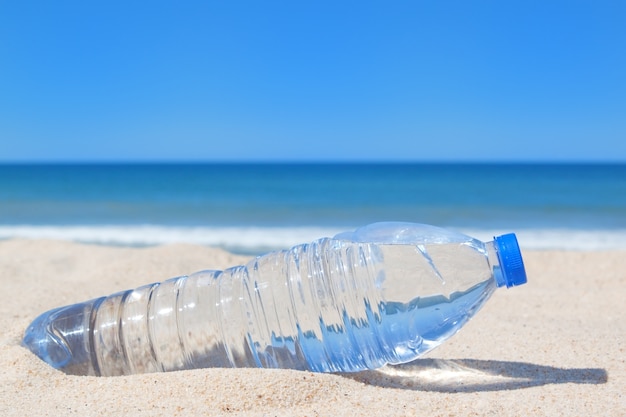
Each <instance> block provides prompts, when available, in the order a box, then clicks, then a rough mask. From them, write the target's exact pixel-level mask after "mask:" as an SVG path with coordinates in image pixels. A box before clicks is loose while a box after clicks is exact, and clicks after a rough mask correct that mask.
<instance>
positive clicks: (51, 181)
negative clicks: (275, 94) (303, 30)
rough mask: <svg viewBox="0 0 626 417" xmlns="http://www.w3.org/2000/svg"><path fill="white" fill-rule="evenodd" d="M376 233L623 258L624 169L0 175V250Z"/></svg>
mask: <svg viewBox="0 0 626 417" xmlns="http://www.w3.org/2000/svg"><path fill="white" fill-rule="evenodd" d="M378 221H408V222H416V223H427V224H433V225H437V226H441V227H446V228H452V229H455V230H459V231H461V232H463V233H466V234H468V235H471V236H474V237H477V238H479V239H481V240H490V239H491V238H492V237H493V236H494V235H497V234H500V233H506V232H515V233H517V234H518V237H519V239H520V244H521V246H522V248H523V249H524V248H526V249H572V250H603V249H624V248H626V164H624V163H615V162H608V163H596V162H570V161H568V162H549V163H548V162H516V163H510V162H363V161H354V162H332V161H331V162H328V161H325V162H316V161H311V162H288V161H279V162H182V163H181V162H101V163H87V162H46V163H39V162H37V163H32V162H30V163H22V162H19V163H0V239H9V238H20V237H21V238H33V239H37V238H46V239H63V240H71V241H79V242H87V243H97V244H109V245H124V246H147V245H157V244H167V243H175V242H183V243H194V244H202V245H210V246H217V247H221V248H224V249H227V250H231V251H235V252H240V253H256V252H261V251H266V250H274V249H280V248H288V247H290V246H292V245H294V244H297V243H303V242H307V241H311V240H314V239H316V238H321V237H329V236H333V235H334V234H336V233H338V232H341V231H345V230H352V229H354V228H356V227H358V226H362V225H365V224H369V223H374V222H378Z"/></svg>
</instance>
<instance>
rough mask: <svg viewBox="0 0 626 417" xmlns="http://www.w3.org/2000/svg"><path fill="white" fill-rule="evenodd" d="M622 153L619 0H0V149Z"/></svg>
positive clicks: (113, 154) (625, 88)
mask: <svg viewBox="0 0 626 417" xmlns="http://www.w3.org/2000/svg"><path fill="white" fill-rule="evenodd" d="M98 161H107V162H108V161H139V162H143V161H495V162H502V161H504V162H508V161H592V162H598V161H599V162H605V161H610V162H626V2H624V1H621V0H618V1H591V0H589V1H576V0H567V1H550V0H545V1H532V0H524V1H516V0H511V1H472V2H468V1H417V0H415V1H406V2H405V1H385V2H383V1H377V2H373V1H341V0H334V1H293V0H292V1H284V2H270V1H257V2H251V1H237V0H233V1H219V2H218V1H197V2H196V1H187V2H174V1H171V2H163V1H150V2H148V1H143V2H142V1H124V2H121V1H106V2H105V1H84V0H82V1H55V2H51V1H2V0H0V162H98Z"/></svg>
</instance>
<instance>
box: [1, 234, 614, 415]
mask: <svg viewBox="0 0 626 417" xmlns="http://www.w3.org/2000/svg"><path fill="white" fill-rule="evenodd" d="M524 257H525V261H526V267H527V272H528V276H529V282H528V284H527V285H525V286H523V287H519V288H514V289H510V290H504V289H500V290H498V291H497V292H496V294H495V295H494V297H493V298H492V299H491V300H490V301H489V302H488V303H487V305H486V307H485V308H484V309H483V310H482V311H480V312H479V313H478V315H477V316H476V317H475V318H474V319H473V320H472V321H471V322H470V323H469V324H468V325H467V326H466V327H465V328H463V330H461V332H460V333H459V334H457V335H456V336H454V337H453V338H452V339H450V340H449V341H447V342H446V343H445V344H444V345H442V346H441V347H439V348H437V349H435V350H434V351H433V352H431V353H430V354H428V355H427V356H426V357H425V358H424V359H421V360H418V361H416V362H413V363H412V364H408V365H404V366H399V367H395V368H392V367H388V368H384V369H382V370H379V371H371V372H365V373H361V374H354V375H335V374H330V375H329V374H313V373H310V372H298V371H275V370H261V369H202V370H194V371H181V372H172V373H160V374H144V375H133V376H128V377H114V378H98V377H77V376H68V375H65V374H63V373H61V372H58V371H56V370H54V369H52V368H50V367H49V366H48V365H46V364H45V363H43V362H42V361H41V360H39V359H38V358H37V357H35V356H34V355H33V354H31V353H30V352H29V351H28V350H26V349H25V348H23V347H21V346H20V341H21V338H22V335H23V332H24V329H25V328H26V327H27V326H28V324H29V323H30V322H31V321H32V319H34V318H35V317H36V316H37V315H38V314H40V313H42V312H44V311H46V310H48V309H50V308H54V307H58V306H62V305H66V304H72V303H75V302H80V301H85V300H88V299H90V298H93V297H96V296H100V295H107V294H110V293H113V292H116V291H119V290H123V289H128V288H133V287H136V286H139V285H142V284H147V283H150V282H154V281H161V280H164V279H167V278H171V277H174V276H178V275H183V274H187V273H191V272H195V271H197V270H201V269H207V268H217V269H222V268H225V267H228V266H233V265H236V264H240V263H242V262H243V261H245V260H246V259H245V258H243V257H238V256H235V255H231V254H228V253H226V252H223V251H219V250H216V249H210V248H205V247H199V246H189V245H174V246H164V247H156V248H147V249H130V248H112V247H103V246H90V245H79V244H71V243H66V242H57V241H45V240H35V241H31V240H9V241H0V280H1V284H2V286H1V288H2V294H1V295H0V297H1V298H0V300H1V302H0V321H1V323H2V324H1V326H2V329H3V331H2V334H1V336H0V367H1V369H2V374H1V376H0V415H1V416H13V415H16V416H46V415H50V416H64V415H80V416H92V415H93V416H102V415H105V416H126V415H133V416H142V415H150V416H160V415H163V416H178V415H181V416H184V415H188V416H199V415H246V416H248V415H252V416H255V415H258V416H262V415H263V416H265V415H267V416H274V415H296V416H315V415H329V416H330V415H332V416H342V415H349V416H353V415H368V416H375V415H422V416H429V417H431V416H439V415H444V416H448V415H456V416H466V415H468V416H471V415H476V416H484V415H497V416H522V415H550V416H552V415H554V416H560V415H580V416H592V415H593V416H624V415H626V362H625V361H626V302H625V299H626V252H619V251H616V252H543V251H542V252H532V251H531V252H525V253H524Z"/></svg>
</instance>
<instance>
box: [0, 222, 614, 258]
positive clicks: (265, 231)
mask: <svg viewBox="0 0 626 417" xmlns="http://www.w3.org/2000/svg"><path fill="white" fill-rule="evenodd" d="M348 229H349V228H348ZM455 229H456V230H458V231H460V232H462V233H465V234H467V235H469V236H473V237H476V238H477V239H480V240H483V241H489V240H492V239H493V236H497V235H501V234H504V233H508V232H511V230H491V229H472V228H455ZM345 230H346V228H331V227H308V226H301V227H204V226H203V227H181V226H161V225H84V226H53V225H43V226H39V225H0V239H10V238H27V239H58V240H69V241H75V242H83V243H94V244H103V245H115V246H153V245H162V244H170V243H191V244H198V245H206V246H216V247H220V248H224V249H226V250H229V251H233V252H237V253H245V254H257V253H261V252H263V251H267V250H275V249H285V248H289V247H291V246H293V245H296V244H299V243H304V242H310V241H313V240H315V239H318V238H321V237H329V236H334V235H336V234H337V233H339V232H342V231H345ZM512 231H513V232H515V233H516V235H517V237H518V240H519V242H520V246H521V247H522V249H531V250H532V249H542V250H543V249H562V250H612V249H626V229H594V230H587V229H519V230H512Z"/></svg>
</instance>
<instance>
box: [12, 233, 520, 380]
mask: <svg viewBox="0 0 626 417" xmlns="http://www.w3.org/2000/svg"><path fill="white" fill-rule="evenodd" d="M525 282H526V273H525V271H524V265H523V262H522V257H521V254H520V251H519V246H518V244H517V240H516V238H515V235H514V234H508V235H503V236H499V237H496V238H494V241H493V242H488V243H483V242H480V241H478V240H476V239H473V238H471V237H468V236H465V235H463V234H460V233H456V232H452V231H449V230H445V229H441V228H437V227H433V226H427V225H420V224H412V223H376V224H373V225H369V226H365V227H363V228H360V229H357V230H356V231H354V232H347V233H341V234H339V235H337V236H335V237H334V238H323V239H319V240H317V241H315V242H312V243H309V244H302V245H298V246H295V247H293V248H291V249H290V250H284V251H279V252H272V253H269V254H266V255H263V256H259V257H257V258H255V259H253V260H251V261H250V262H249V263H248V264H246V265H245V266H236V267H233V268H229V269H226V270H224V271H201V272H197V273H194V274H192V275H189V276H182V277H179V278H173V279H170V280H167V281H164V282H162V283H155V284H150V285H146V286H143V287H140V288H137V289H134V290H128V291H123V292H120V293H116V294H113V295H110V296H108V297H101V298H98V299H95V300H91V301H87V302H84V303H80V304H74V305H70V306H67V307H61V308H57V309H54V310H51V311H49V312H47V313H44V314H42V315H41V316H39V317H38V318H37V319H35V320H34V321H33V323H32V324H31V325H30V326H29V327H28V329H27V330H26V334H25V337H24V340H23V344H24V345H25V346H26V347H28V348H29V349H30V350H31V351H32V352H33V353H34V354H36V355H37V356H39V357H40V358H41V359H42V360H44V361H45V362H47V363H48V364H50V365H52V366H53V367H55V368H57V369H60V370H62V371H64V372H66V373H69V374H78V375H103V376H110V375H125V374H133V373H143V372H155V371H174V370H180V369H190V368H201V367H263V368H292V369H303V370H305V369H308V370H311V371H319V372H336V371H337V372H354V371H360V370H365V369H375V368H378V367H381V366H383V365H385V364H399V363H404V362H408V361H412V360H414V359H416V358H417V357H419V356H420V355H422V354H424V353H425V352H427V351H429V350H431V349H433V348H434V347H436V346H438V345H439V344H441V343H442V342H443V341H444V340H446V339H447V338H449V337H450V336H452V335H453V334H454V333H456V332H457V330H458V329H459V328H460V327H461V326H463V324H465V323H466V322H467V321H468V319H470V318H471V317H472V316H473V315H474V313H476V311H477V310H478V309H479V308H480V307H481V306H482V305H483V303H484V302H485V301H486V300H487V299H488V298H489V297H490V296H491V294H492V293H493V292H494V290H495V289H496V288H498V287H503V286H506V287H511V286H515V285H520V284H523V283H525Z"/></svg>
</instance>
